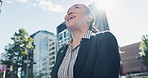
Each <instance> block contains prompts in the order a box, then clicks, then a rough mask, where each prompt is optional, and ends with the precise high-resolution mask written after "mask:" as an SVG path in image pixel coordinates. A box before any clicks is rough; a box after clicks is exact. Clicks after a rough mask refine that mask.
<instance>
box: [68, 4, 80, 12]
mask: <svg viewBox="0 0 148 78" xmlns="http://www.w3.org/2000/svg"><path fill="white" fill-rule="evenodd" d="M76 6H78V5H77V4H76V5H74V6H72V7H76ZM72 7H71V8H72ZM71 8H69V9H68V11H67V13H68V12H69V10H70V9H71Z"/></svg>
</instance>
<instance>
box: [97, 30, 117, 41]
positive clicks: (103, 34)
mask: <svg viewBox="0 0 148 78" xmlns="http://www.w3.org/2000/svg"><path fill="white" fill-rule="evenodd" d="M95 38H96V39H97V40H102V39H108V38H110V39H116V38H115V36H114V35H113V34H112V33H111V32H110V31H102V32H98V33H95Z"/></svg>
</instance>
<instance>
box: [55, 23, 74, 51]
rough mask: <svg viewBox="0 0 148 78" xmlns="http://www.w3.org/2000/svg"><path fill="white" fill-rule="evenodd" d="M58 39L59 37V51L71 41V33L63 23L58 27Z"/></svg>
mask: <svg viewBox="0 0 148 78" xmlns="http://www.w3.org/2000/svg"><path fill="white" fill-rule="evenodd" d="M57 37H58V49H60V48H61V47H62V46H63V45H64V44H65V43H66V42H68V41H69V40H70V39H71V33H70V31H69V30H68V28H67V27H66V25H65V22H63V23H61V24H60V25H59V26H58V27H57Z"/></svg>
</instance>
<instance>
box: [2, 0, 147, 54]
mask: <svg viewBox="0 0 148 78" xmlns="http://www.w3.org/2000/svg"><path fill="white" fill-rule="evenodd" d="M94 1H95V0H3V5H2V13H1V14H0V27H1V29H0V52H4V47H5V46H6V45H7V44H8V43H11V42H12V41H11V39H10V38H11V37H12V36H13V34H14V32H16V31H18V29H20V28H24V29H26V31H27V32H28V33H29V34H30V35H31V34H33V33H35V32H37V31H38V30H47V31H50V32H53V33H56V27H57V26H58V25H59V24H60V23H62V22H63V21H64V16H65V14H66V12H67V9H68V8H69V7H70V6H72V5H73V4H75V3H84V4H86V5H89V4H91V3H92V2H94ZM100 1H101V0H98V2H100ZM106 1H107V0H106ZM106 3H107V5H106V7H108V8H107V9H106V15H107V19H108V22H109V26H110V30H111V32H112V33H113V34H114V35H115V36H116V38H117V40H118V42H119V46H125V45H128V44H132V43H135V42H139V41H141V37H142V35H145V34H148V10H147V9H148V5H147V4H148V0H108V1H107V2H106ZM104 5H105V4H104Z"/></svg>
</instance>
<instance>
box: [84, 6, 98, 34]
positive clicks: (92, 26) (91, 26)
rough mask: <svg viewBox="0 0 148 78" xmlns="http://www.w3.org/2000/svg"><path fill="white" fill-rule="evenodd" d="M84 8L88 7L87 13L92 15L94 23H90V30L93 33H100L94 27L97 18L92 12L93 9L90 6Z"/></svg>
mask: <svg viewBox="0 0 148 78" xmlns="http://www.w3.org/2000/svg"><path fill="white" fill-rule="evenodd" d="M84 6H85V7H86V13H87V14H88V15H90V16H91V18H92V21H91V22H90V26H89V30H91V31H92V32H93V33H97V32H99V30H98V29H97V28H96V27H95V26H94V24H95V17H94V14H93V12H92V11H91V9H90V8H89V7H88V6H86V5H84Z"/></svg>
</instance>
